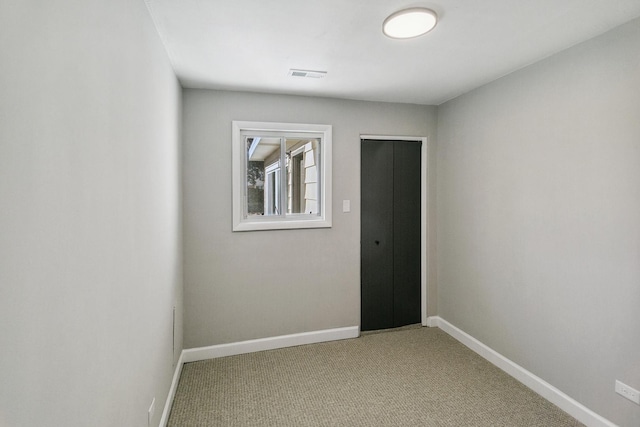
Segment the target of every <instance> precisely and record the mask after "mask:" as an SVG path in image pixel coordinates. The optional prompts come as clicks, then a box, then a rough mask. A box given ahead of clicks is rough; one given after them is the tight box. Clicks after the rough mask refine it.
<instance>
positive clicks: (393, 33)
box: [382, 7, 438, 39]
mask: <svg viewBox="0 0 640 427" xmlns="http://www.w3.org/2000/svg"><path fill="white" fill-rule="evenodd" d="M437 22H438V15H436V13H435V12H434V11H433V10H431V9H426V8H423V7H412V8H410V9H404V10H400V11H398V12H396V13H394V14H392V15H390V16H389V17H388V18H387V19H385V20H384V23H383V24H382V32H383V33H384V34H385V35H386V36H388V37H391V38H393V39H410V38H412V37H418V36H421V35H423V34H426V33H428V32H429V31H431V30H432V29H433V27H435V26H436V23H437Z"/></svg>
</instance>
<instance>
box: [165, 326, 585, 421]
mask: <svg viewBox="0 0 640 427" xmlns="http://www.w3.org/2000/svg"><path fill="white" fill-rule="evenodd" d="M169 426H172V427H187V426H188V427H191V426H194V427H195V426H452V427H453V426H455V427H461V426H509V427H519V426H526V427H535V426H539V427H553V426H582V424H581V423H579V422H578V421H577V420H575V419H573V418H571V417H570V416H569V415H567V414H566V413H564V412H563V411H562V410H560V409H559V408H557V407H556V406H554V405H553V404H551V403H550V402H548V401H547V400H545V399H543V398H542V397H540V396H539V395H537V394H536V393H534V392H533V391H531V390H530V389H528V388H527V387H526V386H524V385H522V384H521V383H519V382H518V381H516V380H514V379H513V378H511V377H510V376H508V375H507V374H505V373H504V372H502V371H501V370H499V369H498V368H496V367H494V366H493V365H491V364H490V363H489V362H487V361H485V360H484V359H482V358H481V357H480V356H478V355H476V354H475V353H474V352H472V351H471V350H469V349H468V348H467V347H465V346H464V345H462V344H460V343H459V342H457V341H456V340H454V339H453V338H451V337H450V336H449V335H447V334H446V333H444V332H442V331H441V330H439V329H437V328H422V327H410V328H402V329H399V330H390V331H385V332H382V333H367V334H363V336H362V337H360V338H356V339H350V340H344V341H336V342H329V343H322V344H313V345H306V346H300V347H292V348H286V349H281V350H271V351H265V352H260V353H252V354H244V355H239V356H231V357H224V358H220V359H213V360H207V361H202V362H194V363H189V364H185V366H184V368H183V370H182V376H181V379H180V383H179V385H178V390H177V393H176V396H175V400H174V403H173V408H172V411H171V416H170V419H169Z"/></svg>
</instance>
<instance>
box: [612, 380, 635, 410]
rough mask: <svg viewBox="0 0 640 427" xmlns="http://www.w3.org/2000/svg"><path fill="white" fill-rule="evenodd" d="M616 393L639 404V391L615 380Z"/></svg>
mask: <svg viewBox="0 0 640 427" xmlns="http://www.w3.org/2000/svg"><path fill="white" fill-rule="evenodd" d="M616 393H618V394H619V395H620V396H622V397H624V398H625V399H629V400H630V401H632V402H633V403H635V404H636V405H640V391H638V390H636V389H634V388H631V387H629V386H628V385H626V384H625V383H621V382H620V381H618V380H616Z"/></svg>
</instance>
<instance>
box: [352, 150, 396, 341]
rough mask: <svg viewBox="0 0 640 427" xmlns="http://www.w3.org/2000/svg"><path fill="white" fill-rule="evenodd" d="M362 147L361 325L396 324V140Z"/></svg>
mask: <svg viewBox="0 0 640 427" xmlns="http://www.w3.org/2000/svg"><path fill="white" fill-rule="evenodd" d="M361 145H362V150H361V162H362V166H361V181H360V182H361V188H360V197H361V200H360V204H361V207H360V208H361V212H362V213H361V215H362V216H361V222H360V227H361V229H360V232H361V234H360V245H361V252H360V254H361V255H360V256H361V263H360V269H361V271H360V278H361V329H362V330H363V331H370V330H375V329H385V328H391V327H393V317H394V313H393V294H394V289H393V144H392V143H390V142H389V141H363V142H362V144H361Z"/></svg>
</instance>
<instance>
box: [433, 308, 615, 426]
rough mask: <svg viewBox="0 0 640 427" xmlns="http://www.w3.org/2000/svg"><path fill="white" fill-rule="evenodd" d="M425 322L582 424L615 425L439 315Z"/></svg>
mask: <svg viewBox="0 0 640 427" xmlns="http://www.w3.org/2000/svg"><path fill="white" fill-rule="evenodd" d="M427 326H430V327H439V328H440V329H442V330H443V331H444V332H446V333H447V334H449V335H451V336H452V337H453V338H455V339H456V340H458V341H460V342H461V343H462V344H464V345H466V346H467V347H469V348H470V349H471V350H473V351H475V352H476V353H478V354H479V355H480V356H482V357H483V358H484V359H486V360H488V361H489V362H491V363H492V364H494V365H495V366H497V367H498V368H500V369H502V370H503V371H505V372H506V373H507V374H509V375H511V376H512V377H513V378H515V379H517V380H518V381H520V382H521V383H523V384H524V385H526V386H527V387H529V388H530V389H532V390H533V391H535V392H536V393H538V394H539V395H540V396H542V397H544V398H545V399H547V400H548V401H550V402H551V403H553V404H554V405H556V406H558V407H559V408H560V409H562V410H563V411H565V412H567V413H568V414H569V415H571V416H572V417H574V418H576V419H577V420H578V421H580V422H582V423H583V424H585V425H587V426H589V427H616V425H615V424H614V423H612V422H611V421H609V420H607V419H606V418H604V417H602V416H600V415H598V414H596V413H595V412H593V411H592V410H591V409H589V408H587V407H586V406H584V405H582V404H581V403H579V402H578V401H576V400H574V399H573V398H571V397H570V396H568V395H566V394H565V393H563V392H562V391H560V390H558V389H557V388H555V387H554V386H552V385H551V384H549V383H548V382H546V381H544V380H543V379H542V378H540V377H537V376H536V375H534V374H532V373H531V372H529V371H527V370H526V369H525V368H523V367H522V366H520V365H518V364H516V363H514V362H513V361H511V360H510V359H507V358H506V357H504V356H503V355H501V354H500V353H498V352H497V351H495V350H493V349H492V348H490V347H488V346H487V345H485V344H483V343H482V342H480V341H478V340H477V339H475V338H474V337H472V336H471V335H469V334H467V333H466V332H464V331H462V330H461V329H459V328H457V327H455V326H453V325H452V324H451V323H449V322H447V321H446V320H444V319H443V318H441V317H439V316H432V317H429V318H427Z"/></svg>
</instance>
